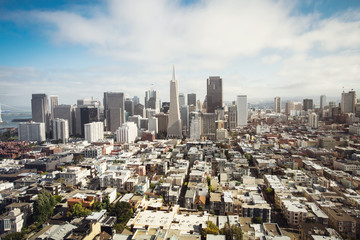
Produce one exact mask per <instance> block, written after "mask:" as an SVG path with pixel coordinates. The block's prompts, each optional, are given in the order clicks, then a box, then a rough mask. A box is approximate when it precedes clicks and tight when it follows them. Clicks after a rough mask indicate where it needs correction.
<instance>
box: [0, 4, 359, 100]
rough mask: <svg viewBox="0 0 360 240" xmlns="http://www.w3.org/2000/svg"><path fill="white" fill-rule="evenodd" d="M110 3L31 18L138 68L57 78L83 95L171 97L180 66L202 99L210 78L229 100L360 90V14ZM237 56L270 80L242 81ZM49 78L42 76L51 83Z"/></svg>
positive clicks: (63, 38)
mask: <svg viewBox="0 0 360 240" xmlns="http://www.w3.org/2000/svg"><path fill="white" fill-rule="evenodd" d="M105 4H108V5H107V6H106V7H105V9H106V10H105V11H103V12H101V11H99V10H94V9H92V8H90V10H89V11H90V12H88V14H87V15H86V16H83V15H81V14H80V13H78V12H72V11H65V10H63V11H33V12H30V13H25V14H24V15H26V14H28V16H30V19H31V20H32V21H34V20H37V21H40V23H46V24H51V26H52V27H50V28H46V30H47V31H49V34H50V36H51V39H52V40H53V41H54V42H56V43H65V44H78V45H82V46H86V47H88V48H89V49H90V51H91V52H92V53H94V54H95V55H101V56H108V57H110V59H112V60H115V64H116V63H117V62H116V61H120V62H127V63H128V65H131V66H132V68H131V70H133V71H129V70H125V69H124V68H121V69H115V70H114V69H109V68H104V67H103V66H99V67H98V69H99V71H98V70H97V69H95V70H94V69H81V70H79V71H78V72H75V73H74V72H68V71H65V73H64V75H63V76H60V74H55V75H51V78H52V79H58V80H59V79H62V80H64V81H69V82H71V81H73V82H75V83H77V82H79V89H80V90H79V91H81V92H83V93H84V94H85V93H87V94H93V93H94V91H95V90H96V91H98V92H99V91H106V90H112V89H105V88H106V86H111V85H112V84H115V86H119V87H118V88H119V90H121V91H124V92H126V91H128V92H127V93H129V94H132V95H135V94H136V95H140V96H142V95H143V92H144V91H145V90H146V89H148V88H149V87H150V85H151V83H156V85H157V86H156V87H157V88H158V89H159V90H160V91H161V95H162V96H164V97H163V99H165V100H167V99H168V80H170V77H171V76H170V75H171V64H173V63H175V65H176V66H177V70H178V71H177V72H178V73H179V74H178V78H179V80H180V81H179V89H180V92H195V91H196V92H198V93H199V95H200V96H201V97H200V98H202V97H203V96H204V95H205V92H204V91H205V80H206V78H207V77H208V76H209V75H220V76H222V77H223V79H224V81H226V83H225V82H224V86H225V90H226V91H228V92H226V94H225V96H224V98H225V99H226V100H231V99H234V98H235V96H236V94H237V92H242V93H247V94H248V95H253V96H254V95H256V96H258V97H273V96H275V95H281V94H283V95H285V96H291V95H293V94H296V95H318V94H319V91H323V90H327V91H328V92H329V93H331V94H337V91H338V92H340V90H339V89H338V86H339V85H347V86H349V88H355V89H356V88H357V89H359V88H360V85H359V84H360V81H359V77H358V76H359V62H360V53H359V50H360V14H359V13H358V11H356V10H354V11H348V12H345V13H339V14H337V15H334V16H332V17H330V18H323V19H321V18H319V14H318V13H316V12H314V13H312V14H309V15H301V14H297V15H293V14H292V13H293V12H294V9H296V5H295V2H294V1H286V0H284V1H268V0H256V1H238V0H224V1H215V0H211V1H206V0H203V1H200V2H198V3H195V4H192V5H189V6H182V5H181V4H180V2H179V1H172V0H159V1H156V2H154V1H145V0H144V1H133V0H123V1H118V0H112V1H109V2H105ZM47 26H48V25H47ZM268 52H270V53H269V54H268ZM274 52H275V54H274ZM239 58H242V59H250V58H251V59H254V58H255V59H257V60H258V61H257V63H256V64H255V65H254V66H253V68H255V69H257V71H258V72H261V71H263V75H262V76H261V77H258V75H257V74H253V75H252V74H251V72H249V73H247V75H246V76H244V73H243V72H242V71H243V70H244V69H243V68H242V67H241V66H239V65H237V64H236V63H237V60H238V59H239ZM274 63H276V64H280V70H279V69H270V70H269V69H268V70H266V68H267V67H268V65H271V64H274ZM61 71H64V70H61ZM89 73H90V76H89ZM1 74H5V73H4V72H3V71H0V78H1V76H2V75H1ZM91 74H95V75H91ZM47 75H49V74H48V73H42V76H43V77H44V79H46V77H45V76H47ZM99 75H100V76H99ZM255 76H256V77H255ZM85 79H86V80H85ZM34 81H36V80H34ZM100 81H101V83H100ZM52 84H54V86H59V85H61V83H55V81H53V82H52ZM91 84H92V85H93V86H92V85H91ZM116 84H118V85H116ZM81 85H82V86H81ZM75 87H77V86H76V84H75ZM60 89H61V87H60V88H58V87H54V89H53V90H60ZM50 90H52V89H50V87H48V88H47V89H44V91H50ZM224 93H225V91H224ZM98 94H100V95H101V94H102V93H101V92H99V93H98ZM338 94H340V93H338Z"/></svg>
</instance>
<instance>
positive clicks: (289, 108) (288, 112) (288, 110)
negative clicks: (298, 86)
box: [285, 101, 295, 115]
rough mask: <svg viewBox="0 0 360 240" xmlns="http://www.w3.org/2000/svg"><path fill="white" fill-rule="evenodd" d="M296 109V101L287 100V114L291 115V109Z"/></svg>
mask: <svg viewBox="0 0 360 240" xmlns="http://www.w3.org/2000/svg"><path fill="white" fill-rule="evenodd" d="M292 110H295V106H294V102H292V101H287V102H286V103H285V114H286V115H290V113H291V111H292Z"/></svg>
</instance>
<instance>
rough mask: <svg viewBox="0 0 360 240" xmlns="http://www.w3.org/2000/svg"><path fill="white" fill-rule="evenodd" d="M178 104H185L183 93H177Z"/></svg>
mask: <svg viewBox="0 0 360 240" xmlns="http://www.w3.org/2000/svg"><path fill="white" fill-rule="evenodd" d="M179 106H180V107H182V106H185V95H184V94H183V93H179Z"/></svg>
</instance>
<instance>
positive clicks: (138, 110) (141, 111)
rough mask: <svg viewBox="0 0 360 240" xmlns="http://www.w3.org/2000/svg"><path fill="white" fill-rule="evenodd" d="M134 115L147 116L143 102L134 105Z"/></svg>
mask: <svg viewBox="0 0 360 240" xmlns="http://www.w3.org/2000/svg"><path fill="white" fill-rule="evenodd" d="M134 115H139V116H141V117H145V107H144V105H142V104H140V103H139V104H136V105H135V107H134Z"/></svg>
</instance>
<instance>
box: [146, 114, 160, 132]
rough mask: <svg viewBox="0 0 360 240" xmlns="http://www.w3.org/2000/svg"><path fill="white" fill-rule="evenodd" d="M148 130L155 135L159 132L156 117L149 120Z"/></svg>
mask: <svg viewBox="0 0 360 240" xmlns="http://www.w3.org/2000/svg"><path fill="white" fill-rule="evenodd" d="M148 130H149V131H152V132H154V133H155V134H157V133H158V132H159V127H158V118H156V117H151V118H149V127H148Z"/></svg>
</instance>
